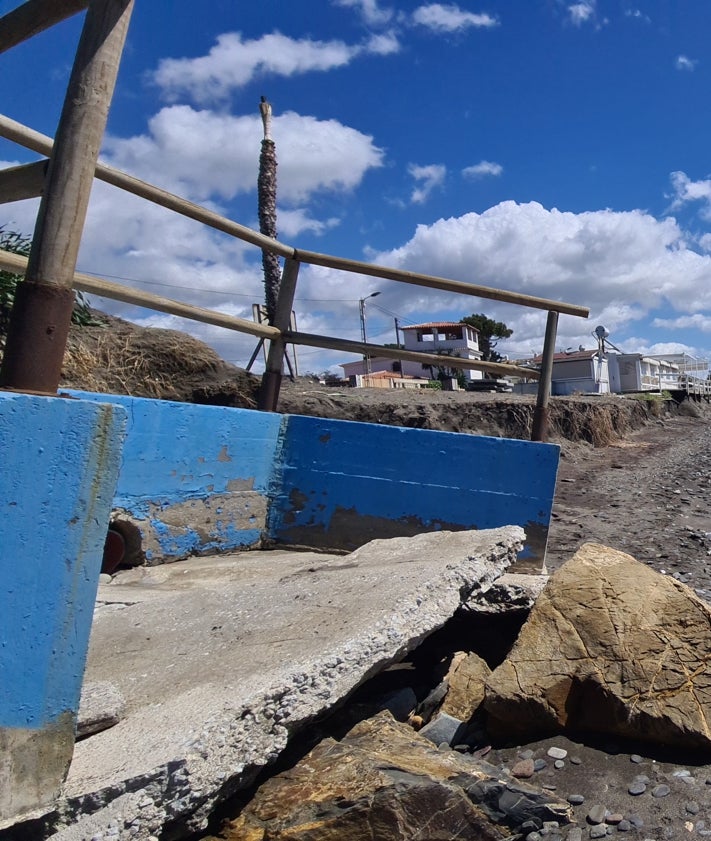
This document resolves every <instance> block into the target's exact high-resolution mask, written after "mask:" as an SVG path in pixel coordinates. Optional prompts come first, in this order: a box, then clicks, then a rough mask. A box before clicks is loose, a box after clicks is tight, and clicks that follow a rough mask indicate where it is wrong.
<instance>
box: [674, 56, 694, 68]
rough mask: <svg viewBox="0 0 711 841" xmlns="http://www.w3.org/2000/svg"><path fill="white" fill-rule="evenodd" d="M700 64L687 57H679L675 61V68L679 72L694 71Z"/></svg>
mask: <svg viewBox="0 0 711 841" xmlns="http://www.w3.org/2000/svg"><path fill="white" fill-rule="evenodd" d="M698 63H699V62H698V60H697V59H692V58H689V57H688V56H685V55H678V56H677V57H676V58H675V59H674V67H676V69H677V70H688V71H692V70H694V69H695V67H696V65H697V64H698Z"/></svg>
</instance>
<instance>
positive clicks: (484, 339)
mask: <svg viewBox="0 0 711 841" xmlns="http://www.w3.org/2000/svg"><path fill="white" fill-rule="evenodd" d="M461 323H462V324H469V325H470V326H471V327H474V328H476V329H477V330H478V331H479V350H481V358H482V359H483V361H484V362H501V360H502V359H503V357H502V356H501V354H500V353H497V352H496V345H497V343H498V340H499V339H508V338H510V337H511V336H512V335H513V330H511V329H510V328H509V327H507V326H506V325H505V324H504V322H503V321H494V320H493V319H492V318H488V317H487V316H486V315H484V313H474V314H472V315H468V316H467V317H466V318H463V319H462V320H461Z"/></svg>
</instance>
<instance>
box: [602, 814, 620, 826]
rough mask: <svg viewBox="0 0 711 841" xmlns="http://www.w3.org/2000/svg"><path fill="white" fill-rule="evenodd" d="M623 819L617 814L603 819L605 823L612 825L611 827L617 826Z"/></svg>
mask: <svg viewBox="0 0 711 841" xmlns="http://www.w3.org/2000/svg"><path fill="white" fill-rule="evenodd" d="M623 818H624V815H621V814H620V813H619V812H613V813H612V814H611V815H608V816H607V817H606V818H605V823H609V824H613V825H614V824H618V823H619V822H620V821H621V820H622V819H623Z"/></svg>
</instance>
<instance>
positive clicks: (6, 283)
mask: <svg viewBox="0 0 711 841" xmlns="http://www.w3.org/2000/svg"><path fill="white" fill-rule="evenodd" d="M31 245H32V241H31V240H30V238H29V237H25V236H22V234H18V233H15V232H14V231H7V230H5V227H4V226H3V227H0V248H1V249H2V250H3V251H12V253H13V254H21V255H22V256H23V257H27V255H28V254H29V253H30V246H31ZM21 280H22V275H20V274H16V273H15V272H6V271H5V270H4V269H3V270H0V337H1V338H2V340H4V338H5V336H6V335H7V328H8V326H9V325H10V313H11V312H12V305H13V304H14V303H15V288H16V287H17V284H18V283H19V282H20V281H21Z"/></svg>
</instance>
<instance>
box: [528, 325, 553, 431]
mask: <svg viewBox="0 0 711 841" xmlns="http://www.w3.org/2000/svg"><path fill="white" fill-rule="evenodd" d="M557 331H558V313H557V312H552V311H551V312H549V313H548V320H547V322H546V338H545V341H544V343H543V357H542V359H541V376H540V378H539V380H538V397H537V398H536V408H535V410H534V412H533V429H532V430H531V441H547V440H548V398H549V397H550V394H551V384H552V381H553V356H554V354H555V340H556V334H557Z"/></svg>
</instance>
